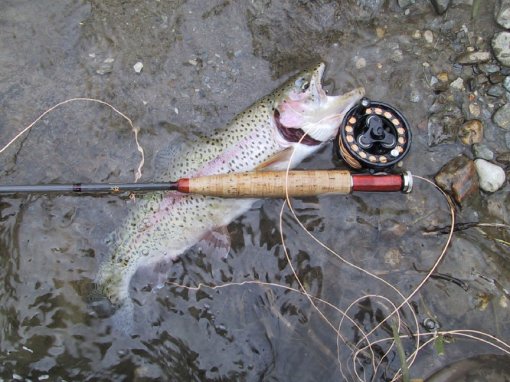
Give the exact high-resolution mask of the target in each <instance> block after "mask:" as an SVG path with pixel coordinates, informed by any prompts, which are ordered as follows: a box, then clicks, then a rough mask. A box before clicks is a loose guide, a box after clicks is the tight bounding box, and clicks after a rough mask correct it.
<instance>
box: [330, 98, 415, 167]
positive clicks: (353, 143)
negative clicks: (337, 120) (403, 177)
mask: <svg viewBox="0 0 510 382" xmlns="http://www.w3.org/2000/svg"><path fill="white" fill-rule="evenodd" d="M410 147H411V129H410V127H409V123H408V122H407V120H406V119H405V117H404V116H403V115H402V114H401V113H400V112H399V111H398V110H397V109H395V108H394V107H392V106H390V105H388V104H385V103H383V102H378V101H371V100H369V99H368V98H363V99H362V100H361V101H360V103H359V104H358V105H356V106H354V107H353V108H352V109H351V110H349V111H348V112H347V114H346V115H345V117H344V120H343V122H342V124H341V126H340V129H339V131H338V135H337V138H336V151H337V153H338V155H339V156H340V157H341V158H343V160H344V161H345V162H346V163H347V164H348V165H349V166H350V167H352V168H353V169H356V170H361V169H370V170H371V171H389V170H390V169H391V168H392V167H393V166H395V165H396V164H397V163H398V162H400V161H401V160H402V159H403V158H404V157H405V156H406V155H407V153H408V151H409V148H410Z"/></svg>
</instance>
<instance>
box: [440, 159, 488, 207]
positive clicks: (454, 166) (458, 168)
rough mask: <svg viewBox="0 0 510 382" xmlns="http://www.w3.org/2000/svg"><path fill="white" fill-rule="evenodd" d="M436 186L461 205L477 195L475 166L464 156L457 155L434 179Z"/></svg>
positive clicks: (477, 186)
mask: <svg viewBox="0 0 510 382" xmlns="http://www.w3.org/2000/svg"><path fill="white" fill-rule="evenodd" d="M434 180H435V181H436V183H437V185H438V186H439V187H441V189H443V190H444V191H445V192H447V193H449V194H450V195H452V196H453V198H454V199H455V201H456V202H457V203H459V204H462V202H464V201H465V200H467V199H469V198H470V197H471V196H473V195H475V194H476V193H478V188H479V185H478V177H477V176H476V168H475V164H474V163H473V161H472V160H471V159H469V158H468V157H466V156H465V155H459V156H457V157H455V158H453V159H452V160H451V161H449V162H448V163H446V164H445V165H444V166H443V167H442V168H441V170H439V172H438V173H437V174H436V176H435V177H434Z"/></svg>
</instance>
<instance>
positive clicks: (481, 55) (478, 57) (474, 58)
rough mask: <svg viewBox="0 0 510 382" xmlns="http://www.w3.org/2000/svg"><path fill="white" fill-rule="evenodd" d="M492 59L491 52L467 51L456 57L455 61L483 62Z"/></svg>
mask: <svg viewBox="0 0 510 382" xmlns="http://www.w3.org/2000/svg"><path fill="white" fill-rule="evenodd" d="M490 59H491V54H490V53H489V52H483V51H480V52H466V53H463V54H461V55H460V56H458V57H457V58H456V59H455V62H457V63H459V64H462V65H472V64H481V63H484V62H487V61H489V60H490Z"/></svg>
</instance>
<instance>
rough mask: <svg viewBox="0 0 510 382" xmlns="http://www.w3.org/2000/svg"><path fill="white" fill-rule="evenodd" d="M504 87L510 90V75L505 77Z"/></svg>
mask: <svg viewBox="0 0 510 382" xmlns="http://www.w3.org/2000/svg"><path fill="white" fill-rule="evenodd" d="M503 87H504V88H505V90H506V91H507V92H510V76H507V77H505V79H504V80H503Z"/></svg>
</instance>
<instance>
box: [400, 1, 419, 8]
mask: <svg viewBox="0 0 510 382" xmlns="http://www.w3.org/2000/svg"><path fill="white" fill-rule="evenodd" d="M397 2H398V6H399V7H400V8H402V9H405V8H407V7H408V6H410V5H411V4H414V2H415V0H397Z"/></svg>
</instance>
